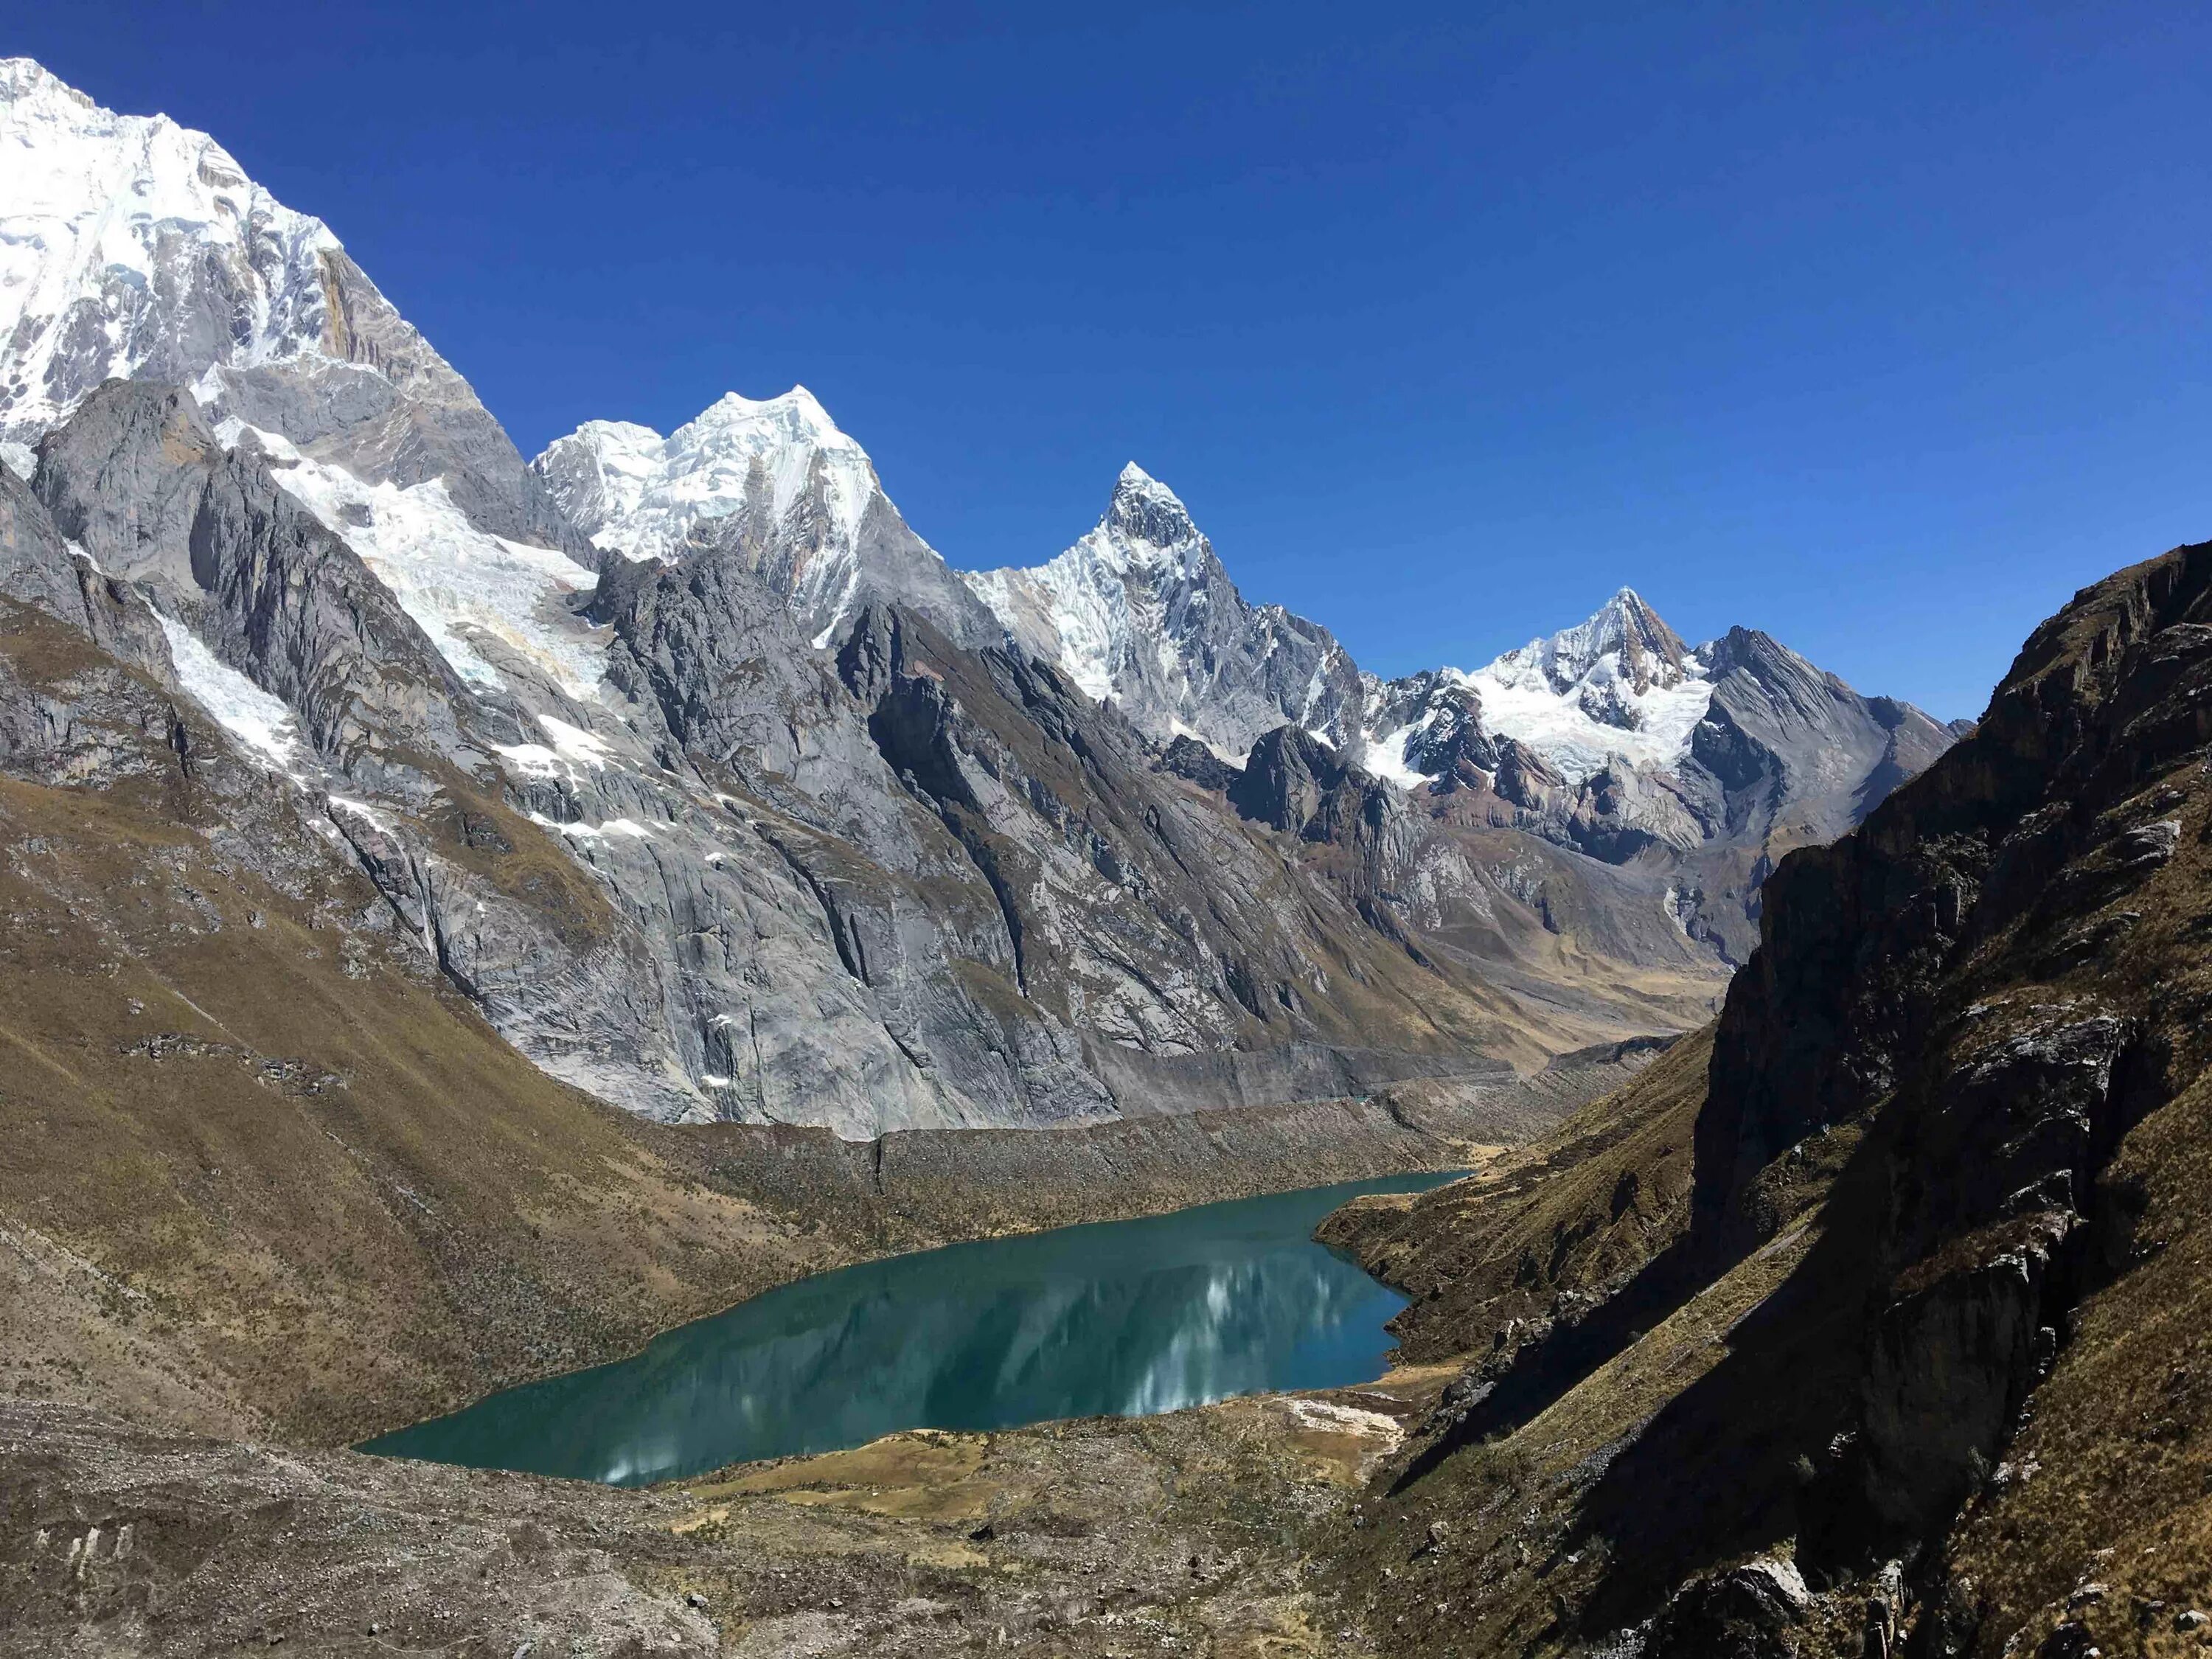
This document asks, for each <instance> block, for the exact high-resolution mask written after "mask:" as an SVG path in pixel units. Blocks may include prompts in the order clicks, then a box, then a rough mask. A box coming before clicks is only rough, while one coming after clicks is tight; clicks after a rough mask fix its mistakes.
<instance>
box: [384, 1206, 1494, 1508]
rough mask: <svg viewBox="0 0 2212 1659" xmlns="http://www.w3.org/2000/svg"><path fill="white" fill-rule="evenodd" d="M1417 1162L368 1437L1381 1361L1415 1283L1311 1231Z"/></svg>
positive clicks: (668, 1348)
mask: <svg viewBox="0 0 2212 1659" xmlns="http://www.w3.org/2000/svg"><path fill="white" fill-rule="evenodd" d="M1449 1179H1450V1177H1449V1176H1437V1175H1425V1176H1400V1177H1395V1178H1393V1179H1387V1180H1383V1181H1370V1182H1356V1183H1349V1184H1346V1185H1343V1186H1337V1187H1320V1188H1310V1189H1309V1190H1307V1191H1304V1192H1296V1193H1277V1194H1271V1195H1269V1196H1267V1197H1264V1198H1255V1199H1244V1200H1238V1201H1237V1202H1234V1203H1229V1204H1211V1205H1206V1206H1204V1207H1202V1208H1199V1209H1194V1210H1181V1211H1177V1212H1175V1213H1173V1214H1171V1215H1164V1216H1152V1217H1148V1218H1146V1219H1143V1220H1139V1221H1116V1222H1107V1223H1103V1224H1100V1225H1092V1226H1083V1227H1066V1228H1061V1229H1060V1230H1058V1231H1053V1232H1047V1233H1030V1234H1027V1235H1024V1236H1023V1237H1016V1238H998V1239H987V1240H983V1241H981V1242H980V1243H972V1244H956V1245H952V1246H951V1247H949V1248H948V1249H941V1250H930V1251H926V1252H924V1253H922V1254H920V1255H903V1256H895V1257H892V1258H891V1259H890V1260H889V1261H876V1262H871V1263H869V1264H867V1265H866V1266H865V1267H847V1268H843V1269H841V1270H839V1271H838V1272H836V1273H822V1274H818V1275H817V1276H816V1277H814V1278H812V1279H801V1280H799V1282H798V1283H796V1284H793V1285H783V1286H781V1288H779V1289H777V1290H773V1291H769V1292H767V1293H766V1294H765V1295H763V1296H760V1297H755V1298H754V1299H753V1300H752V1301H750V1302H746V1303H743V1304H739V1305H738V1306H737V1307H735V1308H732V1309H731V1310H729V1311H728V1312H726V1313H722V1314H717V1315H715V1316H714V1317H712V1318H709V1319H702V1320H699V1321H697V1322H695V1323H693V1324H690V1325H686V1326H684V1327H683V1328H680V1329H678V1330H673V1331H671V1332H669V1333H668V1334H665V1336H662V1337H660V1338H659V1339H658V1340H655V1341H654V1342H653V1344H652V1346H649V1347H647V1349H646V1350H645V1351H644V1352H642V1353H640V1354H638V1355H637V1356H636V1357H635V1358H631V1359H626V1360H621V1361H618V1362H617V1363H616V1364H611V1365H602V1366H600V1367H599V1368H598V1369H596V1370H588V1371H580V1372H577V1373H575V1374H574V1375H573V1376H558V1377H553V1378H550V1379H549V1380H547V1381H545V1382H543V1383H530V1384H527V1385H526V1386H524V1387H522V1388H519V1389H509V1390H507V1392H506V1393H504V1394H499V1395H493V1396H492V1397H491V1398H489V1399H488V1400H485V1401H480V1402H479V1403H478V1404H477V1405H475V1406H472V1407H469V1408H468V1409H467V1410H465V1411H461V1412H457V1413H454V1414H453V1416H451V1417H444V1418H440V1419H437V1420H435V1421H434V1422H429V1423H423V1424H418V1425H416V1426H415V1427H413V1428H410V1429H403V1430H401V1431H399V1432H398V1433H397V1434H392V1435H386V1436H385V1437H383V1438H382V1439H380V1440H375V1441H372V1442H370V1443H368V1445H367V1446H366V1447H364V1448H363V1449H364V1450H368V1451H373V1452H380V1453H386V1454H390V1455H395V1456H404V1457H426V1458H432V1459H435V1460H437V1461H439V1462H448V1463H467V1464H473V1465H476V1466H477V1467H480V1468H509V1469H527V1470H530V1471H532V1472H534V1473H537V1474H558V1475H574V1476H582V1477H585V1478H586V1479H590V1480H606V1481H612V1482H616V1483H617V1484H623V1485H628V1484H632V1483H636V1482H641V1481H648V1480H671V1479H676V1478H678V1477H681V1476H684V1475H687V1474H695V1473H696V1472H698V1471H700V1470H702V1469H709V1468H719V1467H720V1465H722V1464H725V1463H733V1462H748V1461H750V1460H752V1459H756V1458H763V1457H781V1456H786V1455H791V1454H793V1453H799V1452H820V1451H833V1450H836V1449H839V1448H841V1447H845V1446H855V1445H859V1444H860V1443H863V1442H866V1441H869V1440H872V1439H875V1438H876V1437H878V1436H879V1435H884V1434H889V1433H890V1432H892V1431H894V1430H898V1429H910V1428H941V1429H999V1428H1009V1427H1012V1426H1014V1425H1019V1424H1024V1423H1036V1422H1042V1421H1044V1420H1046V1419H1051V1418H1060V1417H1088V1416H1092V1415H1097V1414H1102V1413H1117V1414H1129V1415H1133V1414H1141V1413H1152V1412H1165V1411H1174V1410H1176V1409H1177V1408H1178V1407H1183V1406H1190V1405H1196V1404H1198V1403H1200V1402H1201V1401H1209V1400H1220V1399H1225V1398H1226V1397H1228V1396H1229V1395H1237V1394H1250V1393H1254V1392H1255V1391H1259V1390H1263V1389H1315V1388H1328V1387H1333V1386H1336V1385H1340V1384H1343V1383H1358V1382H1364V1381H1366V1380H1368V1379H1370V1378H1371V1377H1374V1376H1377V1375H1378V1374H1379V1373H1380V1372H1381V1371H1382V1370H1383V1365H1384V1363H1385V1357H1386V1355H1387V1353H1388V1352H1389V1347H1390V1341H1389V1336H1388V1334H1386V1333H1385V1332H1384V1331H1383V1323H1384V1322H1385V1321H1387V1320H1388V1319H1389V1318H1390V1317H1391V1316H1392V1315H1394V1314H1395V1313H1396V1312H1397V1311H1398V1310H1400V1309H1401V1308H1402V1307H1404V1306H1405V1305H1406V1304H1405V1298H1404V1297H1401V1296H1399V1295H1398V1294H1396V1293H1395V1291H1390V1290H1389V1289H1387V1288H1385V1287H1384V1286H1383V1285H1380V1284H1378V1283H1377V1282H1376V1280H1374V1279H1370V1278H1369V1277H1368V1276H1367V1275H1366V1274H1365V1273H1363V1272H1362V1271H1361V1270H1360V1269H1359V1268H1358V1267H1356V1266H1354V1265H1353V1264H1352V1262H1350V1261H1346V1259H1345V1258H1343V1257H1342V1256H1340V1255H1336V1254H1335V1253H1334V1252H1333V1251H1330V1250H1327V1249H1323V1248H1322V1247H1321V1246H1320V1245H1318V1244H1316V1243H1314V1242H1313V1240H1312V1238H1311V1237H1310V1235H1311V1233H1312V1231H1313V1229H1314V1227H1315V1226H1316V1225H1318V1223H1319V1222H1320V1220H1321V1218H1322V1217H1323V1216H1324V1215H1326V1214H1328V1212H1329V1211H1331V1210H1333V1209H1334V1208H1335V1207H1336V1206H1338V1205H1340V1204H1341V1203H1343V1202H1344V1201H1345V1200H1346V1199H1348V1198H1350V1197H1352V1196H1353V1195H1354V1194H1358V1193H1372V1192H1417V1191H1420V1190H1422V1189H1423V1188H1428V1187H1432V1186H1435V1185H1437V1183H1438V1182H1443V1181H1445V1180H1449Z"/></svg>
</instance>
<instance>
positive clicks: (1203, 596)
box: [967, 461, 1359, 762]
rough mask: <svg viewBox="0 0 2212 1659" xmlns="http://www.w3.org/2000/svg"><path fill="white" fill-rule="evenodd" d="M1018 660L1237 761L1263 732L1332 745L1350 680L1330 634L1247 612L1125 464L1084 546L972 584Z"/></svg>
mask: <svg viewBox="0 0 2212 1659" xmlns="http://www.w3.org/2000/svg"><path fill="white" fill-rule="evenodd" d="M967 580H968V584H969V586H970V587H971V588H973V589H974V590H975V594H976V596H977V597H978V598H979V599H981V600H982V601H983V603H984V604H985V605H988V606H989V607H990V608H991V610H992V611H993V612H994V614H995V615H996V616H997V617H998V619H999V621H1000V624H1001V625H1002V626H1003V627H1004V628H1005V629H1006V634H1007V636H1008V637H1009V638H1010V639H1012V641H1014V642H1015V643H1016V644H1017V645H1018V646H1019V647H1021V648H1022V649H1024V650H1025V651H1028V652H1030V653H1033V654H1034V655H1036V656H1040V657H1042V658H1043V659H1045V660H1046V661H1048V662H1050V663H1053V664H1054V665H1057V666H1058V667H1059V668H1060V671H1061V672H1063V673H1065V674H1066V676H1067V677H1068V678H1070V679H1071V680H1073V682H1074V683H1075V684H1077V685H1078V686H1079V687H1080V688H1081V689H1082V690H1083V691H1084V692H1085V695H1086V696H1091V697H1094V698H1097V700H1099V701H1101V702H1108V701H1110V702H1115V703H1118V704H1119V705H1121V708H1122V710H1123V712H1124V713H1126V714H1127V715H1128V716H1129V717H1130V719H1132V720H1134V721H1135V722H1136V724H1137V725H1138V726H1139V727H1141V728H1142V729H1144V730H1145V731H1146V732H1150V733H1152V736H1153V737H1154V738H1157V739H1158V740H1160V741H1162V742H1164V741H1166V740H1168V739H1169V738H1173V737H1179V736H1192V737H1196V738H1200V739H1201V740H1202V741H1204V742H1205V743H1206V744H1209V745H1211V746H1212V748H1213V750H1215V751H1216V752H1217V753H1218V754H1219V755H1221V756H1222V757H1225V758H1226V759H1231V760H1234V761H1238V762H1241V761H1242V760H1243V758H1244V757H1245V755H1246V754H1247V753H1248V752H1249V750H1250V749H1251V746H1252V744H1253V743H1254V741H1255V739H1256V738H1258V737H1259V736H1260V735H1261V733H1262V732H1268V731H1272V730H1273V729H1274V728H1275V727H1276V726H1281V725H1284V724H1285V723H1286V722H1287V723H1289V724H1292V725H1296V726H1302V727H1304V728H1306V729H1308V730H1310V731H1312V732H1315V733H1316V735H1321V736H1325V737H1327V738H1328V739H1329V740H1330V741H1332V742H1334V741H1338V740H1339V739H1340V738H1342V737H1343V735H1344V729H1343V728H1344V727H1345V726H1346V725H1347V724H1350V725H1354V726H1356V724H1357V721H1356V720H1352V721H1349V722H1347V721H1346V718H1345V716H1346V711H1347V710H1348V709H1350V708H1352V707H1353V706H1354V705H1355V704H1356V702H1357V701H1358V696H1359V678H1358V670H1357V669H1356V668H1354V667H1353V665H1352V662H1351V659H1349V658H1348V657H1346V655H1345V653H1344V652H1343V649H1342V647H1340V646H1339V645H1338V644H1337V643H1336V641H1335V640H1334V639H1333V638H1332V637H1331V636H1330V635H1329V634H1328V630H1327V629H1322V628H1317V627H1316V626H1315V625H1314V624H1313V623H1309V622H1306V621H1304V619H1303V618H1301V617H1294V616H1291V614H1290V613H1289V612H1288V611H1284V610H1283V609H1281V608H1280V607H1279V606H1275V605H1267V606H1255V605H1250V604H1249V603H1247V602H1246V600H1245V599H1244V598H1243V595H1242V594H1240V593H1239V592H1237V586H1236V584H1235V583H1234V582H1232V581H1231V580H1230V579H1229V573H1228V572H1227V571H1226V570H1225V569H1224V568H1222V564H1221V561H1220V560H1219V559H1218V557H1216V556H1215V555H1214V551H1213V545H1212V543H1211V542H1209V541H1207V540H1206V537H1205V536H1204V534H1202V533H1201V532H1200V530H1199V528H1198V526H1197V525H1196V524H1195V523H1194V522H1193V521H1192V520H1191V516H1190V510H1189V509H1188V507H1185V506H1184V505H1183V504H1182V500H1181V499H1180V498H1179V497H1178V496H1177V495H1176V493H1175V491H1173V490H1172V489H1169V488H1168V487H1167V485H1165V484H1164V483H1161V482H1160V481H1159V480H1158V478H1155V477H1152V474H1151V473H1149V472H1147V471H1145V469H1144V468H1143V467H1141V466H1139V465H1137V464H1136V463H1135V462H1134V461H1131V462H1130V463H1129V464H1128V465H1126V466H1124V467H1123V468H1122V469H1121V473H1120V475H1119V476H1118V477H1116V478H1115V481H1114V491H1113V495H1111V497H1110V498H1109V500H1108V501H1107V504H1106V512H1105V514H1104V516H1103V517H1102V518H1101V519H1100V520H1098V522H1097V524H1096V525H1095V526H1092V527H1091V530H1090V531H1089V532H1086V533H1085V535H1084V536H1083V537H1082V538H1081V539H1080V540H1079V541H1077V542H1076V543H1075V544H1074V545H1073V546H1072V547H1070V548H1068V549H1067V550H1066V551H1065V552H1063V553H1061V554H1060V555H1059V556H1057V557H1054V558H1052V559H1048V560H1047V561H1046V562H1044V563H1042V564H1040V565H1033V566H1030V567H1027V568H1009V569H1003V570H984V571H977V572H974V573H972V574H969V577H968V579H967Z"/></svg>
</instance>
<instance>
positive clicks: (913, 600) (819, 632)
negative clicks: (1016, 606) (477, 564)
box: [531, 386, 999, 648]
mask: <svg viewBox="0 0 2212 1659" xmlns="http://www.w3.org/2000/svg"><path fill="white" fill-rule="evenodd" d="M531 465H532V468H533V469H534V470H535V471H536V472H537V474H538V477H541V478H543V479H544V482H545V484H546V487H547V488H548V489H550V492H551V494H552V496H553V499H554V501H556V502H557V503H558V504H559V505H560V507H562V510H563V511H565V512H566V513H568V516H569V518H570V519H571V520H573V521H574V523H575V524H576V525H577V526H578V527H579V528H580V529H581V530H582V531H583V532H585V534H586V535H588V536H589V537H590V538H592V541H593V542H594V543H595V544H597V545H598V546H599V547H600V548H601V549H602V550H605V551H607V552H611V553H616V554H619V555H621V556H623V557H626V558H628V559H630V560H632V561H635V562H660V563H676V562H680V561H681V560H683V559H684V557H686V556H688V555H690V554H692V553H694V552H697V551H700V550H720V551H722V552H725V553H732V554H735V555H736V556H738V557H740V558H742V559H744V561H745V562H747V563H748V564H749V565H750V568H752V569H753V571H754V572H755V574H757V575H759V576H760V577H761V578H762V579H763V580H765V581H766V582H767V583H768V584H769V586H771V587H773V588H774V589H775V591H776V592H779V593H781V595H782V596H783V597H784V599H786V601H787V603H788V604H789V605H790V606H791V609H792V612H793V615H794V616H796V617H798V618H799V621H800V623H801V624H802V626H804V627H805V629H806V631H807V634H808V636H809V637H810V638H811V639H812V640H813V641H814V643H815V645H816V646H817V647H818V648H826V647H828V646H829V644H830V643H831V642H832V641H834V640H836V638H837V637H838V635H839V630H840V629H842V628H843V627H844V625H845V624H846V623H848V622H849V621H850V620H851V619H852V618H853V617H855V616H857V615H858V614H859V613H860V610H861V609H862V608H863V607H864V606H865V605H867V604H868V603H870V602H871V601H872V600H873V599H896V600H898V601H900V602H902V603H904V604H906V605H908V606H910V607H913V608H914V609H916V610H918V611H921V613H922V614H924V615H926V616H928V617H930V618H931V619H932V620H933V622H935V623H937V625H938V626H939V627H940V628H942V629H945V631H946V633H947V635H948V636H949V637H951V638H955V639H958V640H960V641H963V642H967V643H972V644H981V643H983V642H986V641H992V640H995V639H997V637H998V635H999V630H998V629H997V627H996V625H995V623H994V621H993V619H992V618H991V617H990V616H989V614H988V613H987V611H984V609H983V608H982V606H981V605H979V604H977V603H976V600H975V596H974V595H973V594H972V593H970V592H969V591H968V589H967V587H966V586H964V585H963V583H962V582H961V580H960V579H959V578H958V577H957V575H955V574H953V572H952V571H951V568H949V567H948V566H947V565H946V564H945V561H944V560H943V559H942V558H941V557H940V556H939V555H938V553H937V551H936V550H934V549H933V548H932V547H931V546H930V545H929V544H928V543H927V542H925V541H923V540H922V539H921V537H919V536H917V535H915V533H914V532H913V531H912V530H911V529H909V528H908V526H907V524H906V521H905V520H902V518H900V517H899V514H898V509H897V508H896V507H893V506H892V505H891V503H890V499H889V497H887V496H886V495H884V489H883V484H882V483H881V481H880V480H878V477H876V469H875V466H874V465H873V463H872V462H871V461H870V460H869V459H868V454H867V452H866V450H864V449H862V448H861V447H860V445H859V444H858V443H857V442H855V441H854V440H853V439H852V438H851V437H850V436H849V435H847V434H846V433H844V432H843V431H842V430H840V429H839V428H838V425H837V423H836V422H835V421H833V420H831V419H830V418H829V410H826V409H824V408H823V406H822V402H821V400H820V399H819V398H817V397H816V396H815V395H814V394H813V393H812V392H809V391H808V390H807V389H806V388H805V386H793V387H792V388H791V390H790V391H788V392H782V393H781V394H779V395H778V396H776V397H773V398H747V397H744V396H743V395H742V394H741V393H738V392H729V393H727V394H726V395H725V396H723V397H721V398H717V399H716V400H715V401H714V403H712V404H709V405H708V407H707V408H705V409H703V410H701V411H700V412H699V413H698V414H697V415H696V416H694V417H693V418H692V419H690V420H689V421H687V422H684V424H683V425H682V426H679V427H678V428H676V430H675V431H673V432H671V433H670V434H669V435H667V436H666V437H665V438H664V437H662V436H661V435H659V433H658V432H656V431H654V430H653V428H651V427H647V426H640V425H638V424H636V423H635V422H629V421H587V422H585V423H584V424H583V425H582V426H580V427H578V428H576V429H575V430H574V432H572V433H570V434H568V435H567V436H566V437H563V438H556V440H554V441H553V442H552V443H550V444H549V445H547V446H546V447H545V449H544V452H543V453H541V454H540V455H539V456H538V459H536V460H535V461H533V462H532V463H531Z"/></svg>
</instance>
